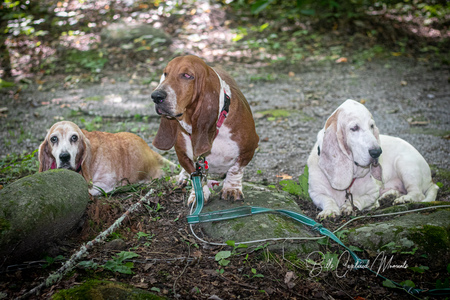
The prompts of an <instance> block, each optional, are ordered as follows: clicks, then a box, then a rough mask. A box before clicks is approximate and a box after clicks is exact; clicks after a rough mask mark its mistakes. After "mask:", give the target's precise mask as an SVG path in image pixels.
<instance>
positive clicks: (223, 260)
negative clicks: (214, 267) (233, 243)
mask: <svg viewBox="0 0 450 300" xmlns="http://www.w3.org/2000/svg"><path fill="white" fill-rule="evenodd" d="M230 256H231V251H219V252H217V254H216V256H215V257H214V259H215V260H216V261H217V262H218V263H219V265H220V266H222V267H225V266H228V264H229V263H230V261H229V260H228V259H227V258H229V257H230Z"/></svg>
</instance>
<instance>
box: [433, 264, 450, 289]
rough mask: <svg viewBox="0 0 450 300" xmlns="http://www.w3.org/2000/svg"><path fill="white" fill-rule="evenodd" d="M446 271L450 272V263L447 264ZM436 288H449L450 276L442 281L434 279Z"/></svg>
mask: <svg viewBox="0 0 450 300" xmlns="http://www.w3.org/2000/svg"><path fill="white" fill-rule="evenodd" d="M447 273H448V274H450V264H448V265H447ZM436 288H437V289H448V288H450V276H449V277H447V278H445V279H444V281H442V280H440V279H438V280H437V281H436Z"/></svg>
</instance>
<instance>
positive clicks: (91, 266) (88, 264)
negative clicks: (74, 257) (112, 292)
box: [77, 260, 100, 270]
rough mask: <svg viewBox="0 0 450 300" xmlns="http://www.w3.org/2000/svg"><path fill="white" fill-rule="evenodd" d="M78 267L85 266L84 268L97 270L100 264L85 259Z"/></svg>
mask: <svg viewBox="0 0 450 300" xmlns="http://www.w3.org/2000/svg"><path fill="white" fill-rule="evenodd" d="M77 267H79V268H83V269H92V270H97V269H98V267H100V266H99V264H97V263H96V262H94V261H92V260H84V261H80V262H79V263H78V264H77Z"/></svg>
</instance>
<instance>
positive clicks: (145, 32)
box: [100, 22, 172, 45]
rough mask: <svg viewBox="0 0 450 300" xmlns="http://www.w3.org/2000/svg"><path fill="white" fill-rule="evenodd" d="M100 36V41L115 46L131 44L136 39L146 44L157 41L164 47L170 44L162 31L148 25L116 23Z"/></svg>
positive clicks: (169, 39)
mask: <svg viewBox="0 0 450 300" xmlns="http://www.w3.org/2000/svg"><path fill="white" fill-rule="evenodd" d="M100 36H101V38H102V41H104V42H107V43H110V44H113V45H116V44H121V43H129V42H133V41H134V40H136V39H139V38H143V39H147V40H148V44H152V41H156V40H157V41H159V43H162V44H164V45H169V44H171V43H172V39H171V37H170V36H169V35H167V34H166V33H165V32H164V30H161V29H159V28H155V27H153V26H152V25H150V24H145V23H144V24H126V23H123V22H117V23H113V24H110V25H108V26H107V27H105V28H104V29H103V30H102V31H101V33H100Z"/></svg>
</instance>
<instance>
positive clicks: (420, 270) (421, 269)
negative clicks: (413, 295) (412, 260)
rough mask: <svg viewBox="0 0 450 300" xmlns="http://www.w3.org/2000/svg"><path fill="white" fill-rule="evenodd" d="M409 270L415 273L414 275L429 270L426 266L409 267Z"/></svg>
mask: <svg viewBox="0 0 450 300" xmlns="http://www.w3.org/2000/svg"><path fill="white" fill-rule="evenodd" d="M409 269H410V270H412V271H414V272H416V273H420V274H422V273H424V272H425V271H427V270H429V269H430V268H429V267H427V266H419V267H410V268H409Z"/></svg>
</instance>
